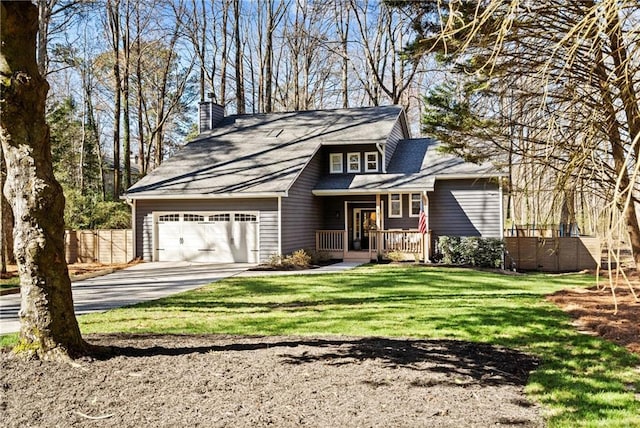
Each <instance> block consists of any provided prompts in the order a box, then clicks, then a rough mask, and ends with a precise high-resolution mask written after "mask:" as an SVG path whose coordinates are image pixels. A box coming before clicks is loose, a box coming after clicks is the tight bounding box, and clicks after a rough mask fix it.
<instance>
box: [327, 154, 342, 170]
mask: <svg viewBox="0 0 640 428" xmlns="http://www.w3.org/2000/svg"><path fill="white" fill-rule="evenodd" d="M342 171H343V168H342V153H331V154H330V155H329V172H330V173H331V174H342Z"/></svg>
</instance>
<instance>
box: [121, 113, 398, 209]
mask: <svg viewBox="0 0 640 428" xmlns="http://www.w3.org/2000/svg"><path fill="white" fill-rule="evenodd" d="M401 114H402V107H399V106H383V107H365V108H354V109H336V110H316V111H301V112H290V113H270V114H255V115H238V116H229V117H226V118H224V119H223V120H222V122H220V123H219V124H217V125H216V127H215V128H214V129H213V130H211V131H207V132H205V133H203V134H201V135H199V136H198V138H197V139H195V140H193V141H191V142H189V143H188V144H186V145H185V147H184V148H182V149H181V150H180V151H179V152H178V153H177V154H176V155H174V156H173V157H172V158H170V159H169V160H167V161H166V162H164V163H163V164H162V165H161V166H159V167H158V168H156V169H155V170H153V171H152V172H151V173H149V174H148V175H147V176H146V177H144V178H143V179H142V180H140V181H139V182H137V183H136V184H135V185H134V186H132V187H131V188H129V189H128V190H127V193H126V195H125V196H126V197H127V198H131V199H143V198H183V199H184V198H202V197H260V196H264V197H267V196H278V195H286V192H287V190H289V188H290V187H291V185H292V184H293V183H294V182H295V179H296V178H297V176H298V174H299V173H300V172H301V171H302V169H303V168H304V167H305V165H306V164H307V163H308V162H309V161H310V159H311V158H312V157H313V155H314V154H315V153H316V152H317V151H318V150H319V148H320V147H321V146H322V145H331V144H345V143H349V144H354V143H355V144H375V143H384V142H386V140H387V139H388V138H389V135H390V134H391V131H392V129H393V126H394V124H395V123H396V121H397V120H398V117H399V116H400V115H401Z"/></svg>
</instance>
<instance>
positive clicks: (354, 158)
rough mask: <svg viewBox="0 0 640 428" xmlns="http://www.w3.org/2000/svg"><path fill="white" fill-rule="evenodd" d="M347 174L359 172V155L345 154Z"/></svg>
mask: <svg viewBox="0 0 640 428" xmlns="http://www.w3.org/2000/svg"><path fill="white" fill-rule="evenodd" d="M347 159H348V162H347V172H360V153H347Z"/></svg>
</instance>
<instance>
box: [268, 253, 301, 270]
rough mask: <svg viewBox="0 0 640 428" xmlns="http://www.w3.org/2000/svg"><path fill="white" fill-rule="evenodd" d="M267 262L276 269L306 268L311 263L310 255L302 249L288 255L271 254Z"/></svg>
mask: <svg viewBox="0 0 640 428" xmlns="http://www.w3.org/2000/svg"><path fill="white" fill-rule="evenodd" d="M267 264H268V265H269V266H271V267H272V268H277V269H306V268H308V267H309V266H310V265H311V256H310V255H309V254H307V252H306V251H304V250H297V251H294V252H293V254H290V255H288V256H282V255H280V254H272V255H271V256H270V257H269V261H268V262H267Z"/></svg>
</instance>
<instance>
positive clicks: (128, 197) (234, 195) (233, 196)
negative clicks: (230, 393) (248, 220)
mask: <svg viewBox="0 0 640 428" xmlns="http://www.w3.org/2000/svg"><path fill="white" fill-rule="evenodd" d="M287 196H288V192H286V191H284V192H258V193H198V194H190V193H180V194H170V195H168V194H149V193H147V194H142V195H136V194H125V195H122V196H121V197H120V199H123V200H154V199H156V200H171V199H173V200H187V199H265V198H278V197H287Z"/></svg>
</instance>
